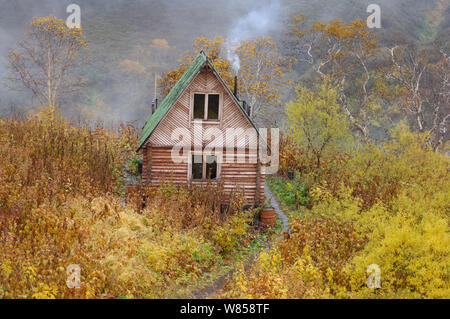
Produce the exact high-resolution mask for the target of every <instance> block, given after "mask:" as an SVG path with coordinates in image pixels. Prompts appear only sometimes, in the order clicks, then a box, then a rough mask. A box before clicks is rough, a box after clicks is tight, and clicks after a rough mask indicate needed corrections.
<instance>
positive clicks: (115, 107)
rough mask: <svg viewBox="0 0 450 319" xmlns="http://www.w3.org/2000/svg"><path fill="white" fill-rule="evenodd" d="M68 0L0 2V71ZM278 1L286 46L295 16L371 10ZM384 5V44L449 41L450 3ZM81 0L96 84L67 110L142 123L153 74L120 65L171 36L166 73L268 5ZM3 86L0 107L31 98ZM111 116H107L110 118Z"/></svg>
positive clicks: (359, 14) (356, 14)
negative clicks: (33, 25) (139, 74)
mask: <svg viewBox="0 0 450 319" xmlns="http://www.w3.org/2000/svg"><path fill="white" fill-rule="evenodd" d="M69 3H71V2H70V1H48V0H47V1H40V2H39V4H37V3H36V2H35V1H31V0H22V1H18V2H16V1H14V2H11V1H7V0H1V1H0V5H1V7H2V10H3V11H4V12H8V14H7V15H2V16H1V17H0V29H1V32H0V41H1V42H2V46H1V49H0V75H2V77H3V76H4V75H5V74H6V72H7V70H6V64H7V60H6V54H7V50H8V48H10V47H13V46H14V44H15V42H16V41H17V40H18V39H20V38H21V37H22V34H23V32H24V28H25V24H26V22H28V21H30V20H31V18H32V17H33V16H46V15H49V14H54V15H56V16H58V17H62V18H65V17H66V16H67V13H65V8H66V6H67V5H68V4H69ZM271 3H272V4H271ZM273 3H275V8H276V10H274V12H271V13H270V15H269V16H268V18H269V19H270V20H273V21H270V27H269V28H267V30H263V31H262V32H264V34H266V33H267V34H268V35H272V37H273V38H274V39H275V41H276V42H278V43H279V44H280V46H281V49H282V50H283V43H285V42H286V41H287V40H288V38H289V34H288V24H289V19H290V17H291V16H293V15H297V14H300V13H303V14H305V15H306V17H307V18H308V19H310V20H311V21H323V22H327V21H329V20H331V19H342V20H343V21H351V20H354V19H363V20H365V19H366V17H367V16H368V13H366V7H367V5H368V4H369V3H370V1H366V0H364V1H356V0H345V1H341V0H327V1H326V0H320V1H313V2H312V1H307V0H299V1H298V0H296V1H293V0H279V1H264V4H266V5H273ZM378 3H379V4H380V6H381V8H382V29H380V30H377V31H376V32H377V33H379V35H380V37H381V41H382V43H384V44H391V43H392V42H393V41H397V40H398V39H399V38H407V39H410V40H412V41H417V42H418V43H421V44H423V45H426V44H427V43H429V42H431V41H435V40H441V41H442V42H443V43H447V42H448V41H445V40H446V39H447V38H448V34H449V32H446V31H448V28H449V20H450V19H449V16H450V11H449V10H450V9H449V1H447V0H430V1H420V0H400V1H395V2H394V1H390V0H383V1H379V2H378ZM78 4H79V5H80V7H81V8H82V27H83V29H84V32H85V34H86V36H87V38H88V41H89V48H90V55H91V56H92V60H91V64H90V65H88V66H86V67H85V70H84V72H85V74H86V76H87V77H88V79H89V81H90V86H89V87H90V89H89V90H88V91H87V92H85V96H82V97H78V99H77V100H76V101H74V102H72V103H68V104H67V105H65V114H67V115H69V116H70V115H77V114H78V113H79V112H84V113H86V114H90V115H94V116H95V115H99V114H101V115H102V117H101V119H102V120H103V121H105V122H107V123H108V124H113V123H118V122H119V121H120V120H127V121H135V120H137V123H138V124H139V125H141V124H143V120H142V118H143V117H144V118H145V116H146V115H147V114H148V107H149V105H150V103H151V100H152V99H153V98H154V96H153V95H154V94H153V93H152V92H153V89H152V88H153V81H154V76H148V78H146V79H145V81H141V80H139V81H137V83H136V82H133V81H130V80H129V79H128V78H127V77H126V76H124V74H123V72H120V70H118V69H119V65H120V63H121V62H122V61H124V60H126V59H128V58H130V56H131V55H132V54H133V52H134V50H135V49H136V47H137V46H141V47H142V48H143V50H148V49H146V48H148V47H149V45H150V44H151V43H152V41H153V40H154V39H165V40H167V43H168V45H169V46H170V61H169V63H168V64H167V65H164V66H163V67H162V69H159V70H158V72H159V73H160V72H164V71H167V70H170V69H171V68H174V67H175V66H176V64H177V60H178V59H179V58H180V57H181V56H182V55H183V53H184V51H185V50H187V49H189V48H190V47H191V46H192V42H193V40H194V39H195V38H197V37H199V36H205V37H208V38H213V37H215V36H223V37H227V36H228V35H229V34H230V32H231V31H230V30H231V29H232V27H233V26H234V25H236V23H239V21H240V20H241V19H243V18H245V17H246V16H248V15H249V14H251V13H252V12H254V11H255V10H261V8H264V5H262V4H261V3H260V1H258V4H257V5H256V2H255V1H244V2H241V1H237V0H233V1H226V2H223V1H215V0H200V1H195V2H185V1H181V0H174V1H166V2H161V1H157V0H147V1H143V0H129V1H121V0H113V1H108V5H105V4H104V3H102V2H101V1H96V2H91V1H86V0H82V1H78ZM250 27H252V26H250ZM298 70H299V71H300V70H303V69H302V68H299V69H298ZM150 72H151V73H153V72H154V71H153V72H152V71H150ZM301 72H303V71H301ZM0 90H1V91H0V92H1V96H2V98H1V100H0V109H3V110H5V109H8V108H10V107H11V105H15V106H16V107H17V106H18V105H24V104H25V105H27V104H28V96H27V95H23V94H17V93H15V92H10V91H9V90H6V89H5V88H4V87H2V88H0ZM75 105H77V106H75ZM28 107H30V106H28ZM20 108H23V106H21V107H20ZM105 114H108V116H106V117H105Z"/></svg>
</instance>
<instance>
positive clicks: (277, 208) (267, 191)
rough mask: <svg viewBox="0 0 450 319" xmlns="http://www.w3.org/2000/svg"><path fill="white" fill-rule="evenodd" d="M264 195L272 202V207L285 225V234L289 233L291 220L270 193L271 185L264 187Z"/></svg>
mask: <svg viewBox="0 0 450 319" xmlns="http://www.w3.org/2000/svg"><path fill="white" fill-rule="evenodd" d="M264 194H265V195H266V198H267V199H268V200H269V201H270V205H272V207H273V208H275V211H276V212H277V215H278V218H279V219H280V220H281V222H282V223H283V232H289V219H288V218H287V216H286V215H285V214H284V213H283V211H282V210H281V208H280V204H278V202H277V200H276V199H275V196H274V195H273V194H272V192H271V191H270V188H269V185H267V182H266V183H265V185H264Z"/></svg>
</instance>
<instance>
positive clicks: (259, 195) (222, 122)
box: [142, 71, 264, 204]
mask: <svg viewBox="0 0 450 319" xmlns="http://www.w3.org/2000/svg"><path fill="white" fill-rule="evenodd" d="M194 93H210V94H211V93H215V94H219V95H220V98H219V120H218V121H198V122H195V123H194V120H193V119H192V118H193V116H192V111H193V107H192V105H193V96H194ZM211 127H214V128H218V129H220V131H222V132H224V133H225V132H226V129H227V128H235V129H236V128H242V129H243V130H248V132H252V133H253V134H250V135H248V136H247V138H246V142H245V145H241V147H242V148H241V149H240V150H238V149H235V150H234V153H235V155H234V156H235V157H234V159H235V160H234V161H233V163H227V162H224V163H222V164H219V166H220V168H219V175H218V180H219V181H220V183H221V184H222V185H223V187H224V191H225V193H226V194H227V196H228V197H229V195H231V193H232V192H235V191H241V192H243V194H244V197H245V200H246V203H247V204H263V203H264V170H263V169H262V168H260V178H259V185H256V184H257V180H258V178H257V174H258V173H257V171H258V167H259V166H258V164H257V160H256V153H257V149H256V148H253V149H252V148H251V147H249V145H252V146H255V145H256V140H257V134H256V130H255V129H254V128H253V126H252V125H251V123H250V122H249V121H248V119H247V118H246V117H245V115H244V114H243V113H242V110H241V109H240V108H239V107H238V106H237V105H236V102H235V100H234V98H233V97H232V96H230V93H229V92H228V90H227V89H226V88H225V87H224V85H223V84H222V82H221V81H220V80H219V79H218V77H217V75H216V74H215V73H213V72H211V71H201V72H199V73H198V74H197V75H196V76H195V78H194V79H193V80H192V81H191V83H190V84H189V85H188V86H187V87H186V89H185V90H184V92H183V94H181V96H180V97H179V98H178V100H177V101H176V102H175V104H174V105H173V106H172V107H171V108H170V110H169V111H168V112H167V114H166V116H165V117H164V118H163V119H162V120H161V122H160V123H159V124H158V126H157V127H156V128H155V130H154V132H153V133H152V135H151V136H150V138H149V139H148V141H147V142H146V144H145V147H144V149H143V152H144V155H143V157H144V159H143V167H144V169H143V177H142V179H143V182H144V183H152V184H158V183H161V182H162V181H171V182H174V183H184V184H190V185H193V186H195V185H201V184H206V183H207V182H206V181H203V182H201V181H192V180H190V179H189V170H190V167H189V164H188V159H187V158H185V160H184V162H183V163H175V162H174V161H173V160H172V156H171V152H172V147H173V146H174V145H175V144H176V143H177V142H178V137H177V138H176V139H175V140H173V139H172V133H173V132H174V131H175V130H176V129H178V128H184V129H186V130H187V131H189V132H190V134H191V136H194V128H195V129H196V130H198V129H199V128H201V129H202V130H203V132H205V131H206V130H207V129H208V128H211ZM211 139H212V140H214V138H211ZM210 142H211V140H206V139H204V140H202V144H203V145H202V148H203V147H205V146H206V145H209V146H211V144H210ZM224 142H226V141H224ZM250 142H251V143H250ZM224 144H225V145H221V148H222V147H223V148H224V149H223V151H222V154H223V157H224V158H225V157H226V156H227V153H226V148H227V145H226V143H224ZM188 147H189V148H192V144H191V145H189V146H188ZM238 154H240V155H238ZM242 154H245V158H246V160H245V163H239V162H237V159H238V158H239V156H242ZM185 156H186V157H188V156H190V154H185ZM250 158H252V161H250V160H249V159H250ZM210 183H211V182H210Z"/></svg>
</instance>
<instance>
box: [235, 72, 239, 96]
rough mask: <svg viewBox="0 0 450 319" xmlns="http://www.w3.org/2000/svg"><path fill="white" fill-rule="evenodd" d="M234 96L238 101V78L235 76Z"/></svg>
mask: <svg viewBox="0 0 450 319" xmlns="http://www.w3.org/2000/svg"><path fill="white" fill-rule="evenodd" d="M234 96H235V97H236V98H237V99H238V100H239V98H238V77H237V75H235V76H234Z"/></svg>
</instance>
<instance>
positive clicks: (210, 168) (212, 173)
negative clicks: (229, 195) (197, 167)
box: [206, 155, 217, 180]
mask: <svg viewBox="0 0 450 319" xmlns="http://www.w3.org/2000/svg"><path fill="white" fill-rule="evenodd" d="M206 178H207V179H212V180H215V179H216V178H217V156H213V155H208V156H206Z"/></svg>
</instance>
